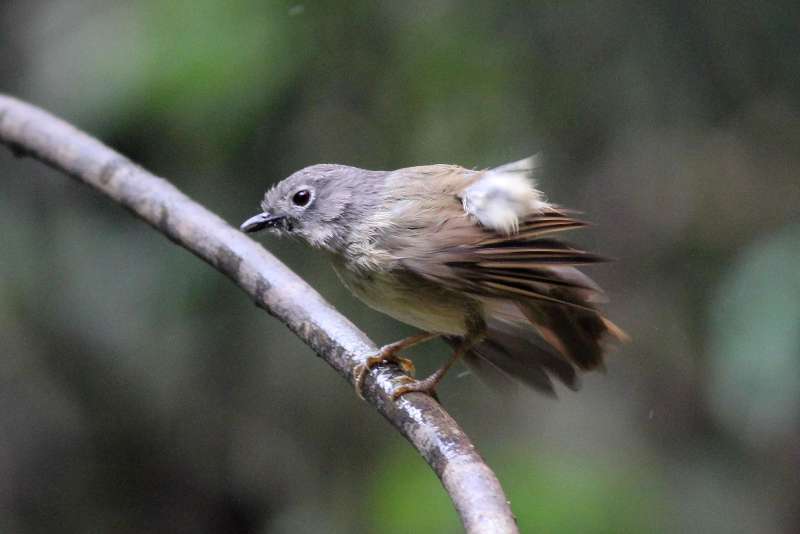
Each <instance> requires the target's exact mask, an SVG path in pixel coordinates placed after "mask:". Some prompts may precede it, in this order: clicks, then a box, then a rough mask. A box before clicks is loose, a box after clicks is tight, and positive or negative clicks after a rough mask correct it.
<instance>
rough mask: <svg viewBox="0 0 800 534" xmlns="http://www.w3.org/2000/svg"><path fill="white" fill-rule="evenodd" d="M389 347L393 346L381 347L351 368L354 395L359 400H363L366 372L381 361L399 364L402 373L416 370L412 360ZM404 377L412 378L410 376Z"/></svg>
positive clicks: (410, 372)
mask: <svg viewBox="0 0 800 534" xmlns="http://www.w3.org/2000/svg"><path fill="white" fill-rule="evenodd" d="M391 348H393V347H391V346H389V345H387V346H386V347H383V348H381V349H380V350H379V351H378V352H377V353H376V354H375V355H373V356H369V357H368V358H367V359H366V360H364V363H359V364H358V365H356V366H355V367H354V368H353V375H354V376H355V380H354V383H355V389H356V395H358V397H359V398H360V399H361V400H364V380H366V378H367V373H369V371H370V370H371V369H372V368H373V367H375V366H376V365H380V364H382V363H396V364H397V365H399V366H400V369H401V370H402V371H403V372H404V373H406V374H407V375H412V376H413V375H414V372H415V371H416V368H415V367H414V362H412V361H411V360H409V359H408V358H403V357H402V356H399V355H397V354H395V353H394V351H392V350H390V349H391ZM406 378H408V379H409V380H413V378H411V377H406Z"/></svg>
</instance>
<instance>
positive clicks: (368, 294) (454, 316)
mask: <svg viewBox="0 0 800 534" xmlns="http://www.w3.org/2000/svg"><path fill="white" fill-rule="evenodd" d="M333 266H334V270H335V271H336V274H337V275H338V276H339V278H340V279H341V281H342V283H343V284H344V285H345V286H346V287H347V288H348V289H349V290H350V291H351V292H352V293H353V294H354V295H355V296H356V297H357V298H358V299H359V300H361V301H362V302H364V303H365V304H366V305H367V306H369V307H370V308H372V309H374V310H377V311H379V312H382V313H385V314H386V315H388V316H390V317H392V318H394V319H397V320H398V321H401V322H403V323H406V324H409V325H411V326H414V327H416V328H419V329H421V330H424V331H426V332H435V333H440V334H447V335H456V336H463V335H466V333H467V331H468V325H469V324H472V321H471V318H472V316H473V315H474V314H475V313H478V303H477V301H475V300H474V299H471V298H469V297H468V296H466V295H463V294H459V293H455V292H453V291H450V290H447V289H444V288H442V287H440V286H437V285H436V284H434V283H432V282H430V281H427V280H425V279H423V278H420V277H419V276H416V275H414V274H412V273H409V272H407V271H402V270H391V271H365V270H361V269H358V270H356V269H353V268H351V267H350V266H348V265H347V264H345V263H344V262H342V261H334V262H333Z"/></svg>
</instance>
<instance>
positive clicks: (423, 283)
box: [240, 156, 627, 399]
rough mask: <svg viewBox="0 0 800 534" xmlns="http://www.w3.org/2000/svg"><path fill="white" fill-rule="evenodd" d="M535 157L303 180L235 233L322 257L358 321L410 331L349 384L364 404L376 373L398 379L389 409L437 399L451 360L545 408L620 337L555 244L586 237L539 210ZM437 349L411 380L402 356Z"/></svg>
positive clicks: (599, 296)
mask: <svg viewBox="0 0 800 534" xmlns="http://www.w3.org/2000/svg"><path fill="white" fill-rule="evenodd" d="M541 169H542V163H541V157H540V156H533V157H529V158H526V159H523V160H520V161H516V162H513V163H508V164H505V165H501V166H499V167H494V168H485V169H480V170H476V169H468V168H465V167H461V166H459V165H449V164H433V165H422V166H415V167H408V168H402V169H398V170H393V171H371V170H365V169H360V168H357V167H352V166H347V165H338V164H317V165H312V166H309V167H306V168H303V169H301V170H299V171H297V172H295V173H294V174H292V175H290V176H289V177H288V178H285V179H284V180H282V181H280V182H278V183H277V184H275V185H274V186H273V187H271V188H270V189H269V190H268V191H267V192H266V194H265V195H264V197H263V200H262V202H261V205H260V207H261V212H260V213H258V214H257V215H255V216H253V217H250V218H249V219H247V220H246V221H245V222H244V223H243V224H242V225H241V227H240V228H241V230H242V231H244V232H246V233H253V232H258V231H260V230H264V229H267V230H270V231H271V232H273V233H275V234H278V235H280V236H293V237H297V238H300V239H301V240H303V241H305V242H306V243H308V244H309V245H311V246H312V247H314V248H316V249H321V250H322V251H323V252H324V253H325V254H326V255H327V256H328V258H329V260H330V262H331V264H332V266H333V269H334V271H335V272H336V274H337V275H338V277H339V279H340V280H341V281H342V283H343V284H344V285H345V286H346V287H347V288H348V289H349V290H350V291H351V292H352V293H353V294H354V295H355V296H356V297H357V298H358V299H360V300H361V301H363V302H364V303H365V304H367V305H368V306H369V307H371V308H373V309H375V310H377V311H379V312H382V313H384V314H386V315H389V316H390V317H393V318H394V319H396V320H399V321H401V322H403V323H406V324H408V325H411V326H413V327H415V328H417V329H419V330H420V333H419V334H415V335H412V336H410V337H407V338H405V339H401V340H399V341H396V342H393V343H390V344H387V345H384V346H383V347H381V348H380V349H379V350H378V351H377V352H376V353H375V354H371V355H369V356H368V357H366V358H365V359H364V361H363V363H360V364H358V365H356V367H355V368H354V370H353V373H354V377H355V380H354V382H355V388H356V392H357V393H358V395H359V396H362V398H363V392H362V389H363V384H364V380H365V377H366V375H367V374H368V373H369V372H370V370H371V369H372V368H373V367H375V366H376V365H380V364H383V363H387V362H392V363H395V364H398V365H399V366H400V367H401V368H402V369H403V371H404V372H406V373H407V375H406V377H405V380H404V381H403V383H402V384H401V385H399V386H397V387H396V388H395V389H394V390H393V392H392V397H393V398H394V399H397V398H399V397H401V396H403V395H405V394H407V393H411V392H422V393H427V394H430V395H433V396H434V397H435V396H436V387H437V386H438V384H439V383H440V381H441V380H442V378H443V377H444V376H445V374H446V373H447V372H448V370H449V369H450V368H451V366H452V365H453V364H454V363H455V362H456V361H458V360H459V359H463V360H464V362H465V363H466V364H467V366H468V367H469V368H471V369H472V370H474V371H475V373H476V374H478V375H479V376H481V377H484V378H485V379H486V380H487V381H489V382H490V383H492V384H495V385H498V387H504V385H506V384H508V383H511V382H513V381H514V380H517V381H520V382H522V383H524V384H527V385H528V386H530V387H532V388H534V389H535V390H538V391H540V392H543V393H546V394H550V395H553V394H554V391H555V389H554V381H559V382H561V383H563V384H564V385H566V386H567V387H569V388H571V389H573V390H576V389H577V388H578V386H579V372H581V371H588V370H592V369H598V368H601V369H602V368H603V358H604V353H605V351H606V348H607V344H608V343H607V340H608V339H617V340H621V341H624V340H626V339H627V335H626V334H625V333H624V332H623V331H622V330H621V329H620V328H619V327H617V326H616V325H615V324H614V323H612V322H611V321H610V320H609V319H608V318H606V317H605V315H604V314H603V313H602V311H601V310H600V309H599V306H598V305H599V304H600V303H602V302H605V301H606V300H607V299H606V298H605V295H604V293H603V291H602V289H601V288H600V287H599V286H598V285H597V284H596V283H595V282H594V281H592V279H591V278H589V277H588V276H587V275H586V274H584V273H583V272H582V271H580V270H578V267H579V266H583V265H589V264H593V263H597V262H601V261H604V260H605V258H603V257H601V256H598V255H595V254H593V253H590V252H587V251H584V250H582V249H580V248H579V247H576V246H574V245H572V244H570V243H568V242H566V241H564V240H562V239H560V238H559V236H560V235H561V233H562V232H566V231H571V230H577V229H579V228H583V227H585V226H587V224H588V223H586V222H585V221H583V220H580V219H578V218H577V217H576V213H575V212H573V211H570V210H566V209H563V208H561V207H560V206H558V205H556V204H552V203H550V202H549V201H547V200H546V198H545V195H544V194H543V193H542V192H541V191H540V190H539V189H538V188H537V184H536V182H535V178H536V177H537V176H538V175H539V174H540V173H541ZM435 338H442V339H443V340H444V341H445V342H446V343H447V344H449V345H450V346H451V347H452V354H451V356H450V357H449V358H448V359H447V361H446V362H445V363H444V364H443V365H442V366H441V367H440V368H439V369H438V370H436V371H435V372H434V373H433V374H431V375H430V376H428V377H426V378H423V379H419V380H418V379H414V378H412V377H411V376H409V375H412V374H413V372H414V364H413V362H412V361H411V360H409V359H407V358H405V357H403V356H401V354H400V353H401V352H402V351H404V350H405V349H408V348H410V347H412V346H414V345H417V344H420V343H423V342H426V341H429V340H431V339H435Z"/></svg>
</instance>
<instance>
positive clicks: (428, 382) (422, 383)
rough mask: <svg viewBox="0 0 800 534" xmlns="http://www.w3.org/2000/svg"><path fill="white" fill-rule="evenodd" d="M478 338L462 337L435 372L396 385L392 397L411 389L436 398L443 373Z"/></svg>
mask: <svg viewBox="0 0 800 534" xmlns="http://www.w3.org/2000/svg"><path fill="white" fill-rule="evenodd" d="M480 339H481V338H480V337H477V336H476V337H468V338H464V340H463V341H462V342H461V344H460V345H459V346H458V347H457V348H456V349H455V350H454V351H453V355H452V356H451V357H450V359H449V360H447V362H446V363H445V364H444V365H443V366H442V367H440V368H439V369H437V370H436V372H434V373H433V374H432V375H430V376H429V377H427V378H423V379H422V380H414V381H413V382H410V383H408V384H405V385H403V386H400V387H398V388H397V389H395V390H394V392H393V393H392V399H394V400H397V399H398V398H400V397H402V396H403V395H405V394H406V393H411V392H412V391H418V392H420V393H427V394H428V395H430V396H432V397H433V398H436V386H437V385H439V382H441V380H442V378H444V375H445V374H447V371H449V370H450V367H452V366H453V364H454V363H456V361H458V359H459V358H461V356H463V355H464V353H466V352H467V351H468V350H469V349H470V348H471V347H473V346H474V345H475V344H476V343H479V342H480Z"/></svg>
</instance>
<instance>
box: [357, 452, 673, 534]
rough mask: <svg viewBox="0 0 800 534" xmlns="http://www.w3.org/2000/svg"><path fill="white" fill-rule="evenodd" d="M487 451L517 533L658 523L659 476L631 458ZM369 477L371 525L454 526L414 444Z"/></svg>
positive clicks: (642, 528) (647, 528)
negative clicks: (612, 462)
mask: <svg viewBox="0 0 800 534" xmlns="http://www.w3.org/2000/svg"><path fill="white" fill-rule="evenodd" d="M494 456H495V458H499V460H494V461H493V462H492V463H493V464H494V466H493V467H495V468H496V469H497V475H498V477H499V478H500V481H501V483H502V484H503V486H504V487H505V489H506V495H507V496H508V498H509V499H510V500H511V506H512V509H513V511H514V514H515V515H516V517H517V521H518V523H519V526H520V530H521V531H522V532H560V533H571V532H574V533H582V534H586V533H592V532H596V533H618V532H626V533H630V532H648V533H652V532H659V531H662V530H663V519H664V518H663V512H662V511H660V510H659V508H658V505H659V503H660V501H661V497H662V496H661V494H660V489H659V487H658V486H659V481H657V480H656V478H655V475H654V474H653V473H652V472H650V471H648V470H647V469H645V468H641V469H640V468H639V466H636V463H635V462H632V463H631V464H629V465H627V466H626V467H624V468H618V467H612V466H609V465H604V464H602V463H600V461H599V460H598V459H589V458H577V459H576V458H575V457H574V456H561V455H557V454H551V453H546V452H536V451H534V452H533V453H527V454H519V453H515V452H508V453H500V454H497V455H494ZM375 476H376V482H375V488H374V490H373V492H372V495H373V501H372V502H371V503H370V505H369V512H370V515H371V517H372V524H373V527H374V530H375V531H376V532H385V533H395V532H396V533H401V532H460V526H459V523H458V518H457V516H456V514H455V511H454V509H453V505H452V503H451V502H450V500H449V499H448V497H447V495H446V493H445V491H444V489H443V488H442V486H441V484H440V482H439V481H438V480H437V479H436V478H435V477H434V476H433V475H432V474H431V472H430V471H429V470H428V469H427V468H426V466H425V465H424V464H423V462H422V460H421V459H420V458H419V457H418V456H416V455H415V454H414V453H413V451H411V450H409V449H408V448H402V449H397V450H395V451H394V452H393V453H392V454H390V455H388V456H387V457H386V460H385V462H384V464H383V465H382V466H380V467H379V470H378V471H377V472H376V475H375Z"/></svg>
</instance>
